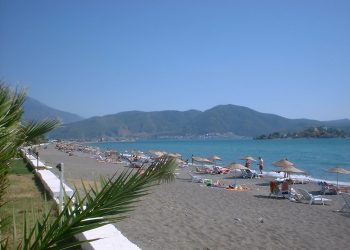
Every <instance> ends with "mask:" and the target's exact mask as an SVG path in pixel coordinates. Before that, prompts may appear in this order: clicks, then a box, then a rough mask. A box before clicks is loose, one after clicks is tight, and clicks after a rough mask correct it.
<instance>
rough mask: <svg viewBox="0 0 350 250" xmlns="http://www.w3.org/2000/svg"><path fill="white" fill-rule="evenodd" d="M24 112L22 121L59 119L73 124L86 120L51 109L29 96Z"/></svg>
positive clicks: (24, 105)
mask: <svg viewBox="0 0 350 250" xmlns="http://www.w3.org/2000/svg"><path fill="white" fill-rule="evenodd" d="M23 111H24V112H23V116H22V120H24V121H33V120H34V121H40V120H44V119H59V120H60V121H61V122H62V123H71V122H76V121H80V120H82V119H84V118H82V117H80V116H78V115H75V114H72V113H68V112H64V111H61V110H57V109H54V108H50V107H48V106H47V105H45V104H43V103H41V102H39V101H37V100H35V99H33V98H31V97H28V96H27V97H26V100H25V102H24V104H23Z"/></svg>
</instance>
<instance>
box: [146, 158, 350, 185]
mask: <svg viewBox="0 0 350 250" xmlns="http://www.w3.org/2000/svg"><path fill="white" fill-rule="evenodd" d="M150 153H152V154H154V155H155V156H157V157H161V156H163V155H167V156H171V157H174V158H179V157H181V155H180V154H177V153H176V154H171V153H166V152H162V151H150ZM240 159H241V160H250V161H256V160H255V159H254V157H252V156H243V157H241V158H240ZM192 160H193V161H195V162H200V163H203V164H204V163H213V162H215V161H220V160H221V158H220V157H219V156H217V155H214V156H212V157H210V158H205V157H199V156H193V157H192ZM272 165H273V166H276V167H279V169H278V170H276V172H284V173H287V174H291V173H293V174H306V172H305V171H303V170H301V169H299V168H297V167H296V166H295V164H294V163H292V162H290V161H289V160H287V159H281V160H279V161H275V162H273V163H272ZM225 167H226V168H229V169H231V170H236V169H237V170H245V169H248V168H247V167H245V166H243V165H242V164H240V163H236V162H233V163H231V164H229V165H227V166H225ZM326 171H327V172H329V173H336V174H337V187H338V180H339V174H350V170H347V169H344V168H342V167H340V166H336V167H332V168H329V169H327V170H326Z"/></svg>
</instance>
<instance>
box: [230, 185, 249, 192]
mask: <svg viewBox="0 0 350 250" xmlns="http://www.w3.org/2000/svg"><path fill="white" fill-rule="evenodd" d="M226 190H228V191H247V190H249V188H248V187H247V186H246V185H229V186H228V187H227V188H226Z"/></svg>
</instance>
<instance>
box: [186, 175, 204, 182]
mask: <svg viewBox="0 0 350 250" xmlns="http://www.w3.org/2000/svg"><path fill="white" fill-rule="evenodd" d="M188 174H189V176H191V181H192V182H196V183H203V178H202V177H200V176H197V175H193V174H191V173H188Z"/></svg>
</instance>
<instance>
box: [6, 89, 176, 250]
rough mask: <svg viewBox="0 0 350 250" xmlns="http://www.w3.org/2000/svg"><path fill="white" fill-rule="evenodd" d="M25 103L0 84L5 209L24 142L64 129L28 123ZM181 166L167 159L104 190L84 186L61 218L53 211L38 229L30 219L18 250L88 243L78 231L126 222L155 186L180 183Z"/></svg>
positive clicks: (106, 183) (106, 182)
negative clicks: (13, 162)
mask: <svg viewBox="0 0 350 250" xmlns="http://www.w3.org/2000/svg"><path fill="white" fill-rule="evenodd" d="M24 99H25V92H24V91H23V90H20V91H18V90H16V91H11V90H10V89H9V87H7V86H6V85H5V84H0V209H1V198H2V194H3V193H4V192H5V189H6V187H7V185H8V182H6V176H7V173H8V165H7V162H8V160H9V159H10V158H11V157H13V156H14V155H15V153H16V150H17V149H18V147H19V146H21V145H22V144H23V143H25V142H28V141H30V140H32V139H34V138H36V137H38V136H40V135H43V134H44V133H46V132H48V131H50V130H52V129H53V128H55V127H56V126H57V125H58V122H57V121H43V122H31V123H27V124H22V123H21V121H20V118H21V115H22V108H21V107H22V104H23V102H24ZM175 167H176V163H175V160H174V159H173V158H168V157H163V158H160V159H159V160H157V161H156V162H154V163H153V164H152V165H151V166H149V167H148V168H147V169H145V170H144V172H143V173H142V174H141V171H140V170H138V171H134V170H132V169H131V170H127V171H124V172H122V173H120V174H119V175H118V174H117V173H116V174H115V175H114V176H113V177H111V178H102V177H101V185H100V186H101V188H98V185H97V184H96V185H95V186H89V187H86V186H84V184H83V187H84V188H83V192H82V193H81V192H79V191H78V190H77V189H75V193H74V195H73V196H72V197H67V196H66V197H65V205H64V207H63V209H62V211H61V212H60V213H59V214H58V215H57V217H56V219H55V220H53V221H50V220H49V216H50V214H51V213H53V211H52V210H50V211H48V212H47V213H44V215H42V216H41V217H40V218H36V220H35V221H36V222H35V223H34V224H32V225H29V223H28V221H29V220H28V218H27V216H24V227H23V235H24V236H23V239H22V240H21V241H20V242H19V243H18V246H17V249H33V250H34V249H68V248H72V247H74V246H77V245H80V244H82V243H83V241H78V240H73V241H72V240H71V239H72V238H73V237H74V235H76V234H78V233H81V232H84V231H87V230H90V229H93V228H97V227H100V226H103V225H105V224H108V223H111V222H116V221H119V220H121V219H124V218H125V217H126V214H127V213H128V212H130V211H132V210H133V208H134V207H135V202H137V201H138V200H139V198H140V197H142V196H144V195H146V194H148V192H149V190H150V188H151V187H152V186H154V185H157V184H159V183H161V182H168V181H171V180H174V169H175ZM0 215H1V213H0ZM5 223H7V221H6V220H4V219H3V218H1V217H0V231H1V228H2V227H3V226H4V225H5ZM0 237H1V235H0ZM95 240H96V239H95ZM6 247H7V240H6V239H1V238H0V249H5V248H6Z"/></svg>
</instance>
